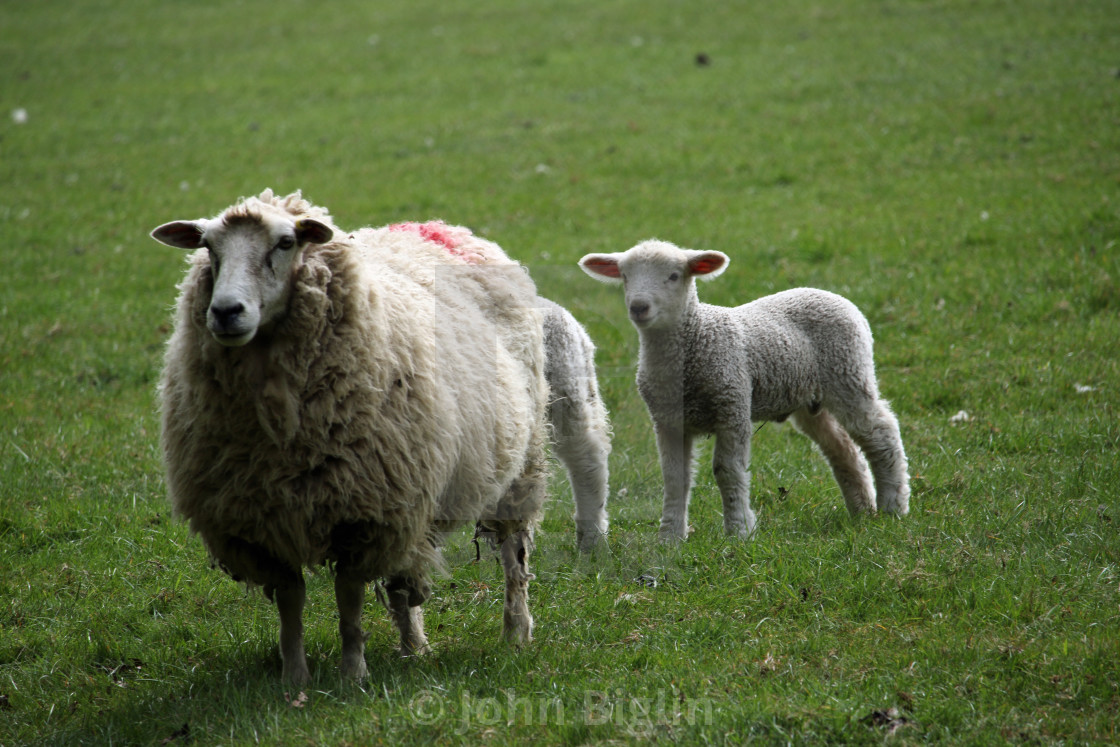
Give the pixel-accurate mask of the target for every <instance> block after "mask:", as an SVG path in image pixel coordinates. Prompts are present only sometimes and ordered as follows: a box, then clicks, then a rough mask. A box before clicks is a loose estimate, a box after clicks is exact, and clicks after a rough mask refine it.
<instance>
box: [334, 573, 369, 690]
mask: <svg viewBox="0 0 1120 747" xmlns="http://www.w3.org/2000/svg"><path fill="white" fill-rule="evenodd" d="M365 595H366V584H365V581H363V580H362V579H360V578H358V577H357V576H354V575H353V574H351V573H349V572H347V571H346V570H345V569H343V568H338V569H337V571H336V575H335V578H334V596H335V600H336V601H337V602H338V632H339V635H340V636H341V637H342V663H341V664H340V665H339V672H340V673H341V674H342V676H343V677H346V678H348V679H358V680H360V679H363V678H365V676H366V673H367V669H366V639H367V638H368V637H369V636H368V635H367V634H366V633H364V632H363V631H362V603H363V602H364V601H365Z"/></svg>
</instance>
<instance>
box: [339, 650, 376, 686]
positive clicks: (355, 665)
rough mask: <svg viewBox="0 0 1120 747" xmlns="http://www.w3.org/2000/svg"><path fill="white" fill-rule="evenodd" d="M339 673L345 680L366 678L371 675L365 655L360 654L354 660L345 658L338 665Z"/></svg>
mask: <svg viewBox="0 0 1120 747" xmlns="http://www.w3.org/2000/svg"><path fill="white" fill-rule="evenodd" d="M338 673H339V674H340V675H341V676H342V679H344V680H359V681H360V680H364V679H365V678H366V677H368V676H369V669H368V668H367V667H366V659H365V657H364V656H359V657H357V658H356V659H355V660H353V661H349V660H347V659H343V660H342V664H341V665H339V667H338Z"/></svg>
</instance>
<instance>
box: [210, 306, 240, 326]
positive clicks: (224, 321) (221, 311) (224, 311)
mask: <svg viewBox="0 0 1120 747" xmlns="http://www.w3.org/2000/svg"><path fill="white" fill-rule="evenodd" d="M244 312H245V304H243V303H234V304H230V305H229V306H217V305H211V306H210V313H211V314H212V315H213V316H214V321H215V322H217V324H218V326H219V327H220V328H222V329H227V328H229V327H231V326H233V324H234V322H236V321H237V317H239V316H241V314H243V313H244Z"/></svg>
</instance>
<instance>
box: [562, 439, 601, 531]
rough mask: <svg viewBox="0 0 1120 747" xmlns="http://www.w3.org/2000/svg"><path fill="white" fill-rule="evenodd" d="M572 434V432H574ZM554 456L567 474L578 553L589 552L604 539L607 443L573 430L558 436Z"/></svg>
mask: <svg viewBox="0 0 1120 747" xmlns="http://www.w3.org/2000/svg"><path fill="white" fill-rule="evenodd" d="M573 430H575V429H573ZM555 451H556V455H557V456H558V457H560V461H562V462H563V463H564V467H565V468H566V469H567V472H568V482H569V483H570V484H571V486H572V497H573V498H574V499H575V504H576V513H575V523H576V542H577V543H578V545H579V550H580V552H591V551H592V550H594V549H595V547H596V546H597V545H598V544H599V542H600V541H601V540H602V539H603V538H604V537H606V536H607V528H608V526H609V522H608V519H607V491H608V487H607V485H608V467H607V455H608V454H609V453H610V442H609V440H608V439H607V436H606V434H605V433H604V432H602V431H600V430H598V429H595V430H582V429H581V430H575V432H573V433H571V434H566V435H565V436H564V437H563V438H561V437H560V436H557V440H556V444H555Z"/></svg>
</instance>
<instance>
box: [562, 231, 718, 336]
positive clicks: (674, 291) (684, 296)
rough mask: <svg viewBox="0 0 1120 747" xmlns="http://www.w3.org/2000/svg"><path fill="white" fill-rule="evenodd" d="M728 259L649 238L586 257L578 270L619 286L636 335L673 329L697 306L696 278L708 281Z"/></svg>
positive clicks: (713, 253)
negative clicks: (684, 314) (615, 249)
mask: <svg viewBox="0 0 1120 747" xmlns="http://www.w3.org/2000/svg"><path fill="white" fill-rule="evenodd" d="M729 261H730V260H729V259H728V257H727V255H726V254H724V253H723V252H714V251H708V252H701V251H694V250H691V249H681V248H679V247H676V246H674V245H672V244H670V243H668V242H665V241H653V240H651V241H643V242H642V243H641V244H638V245H637V246H635V247H634V248H632V249H629V250H627V251H625V252H616V253H614V254H588V255H587V256H586V257H584V258H583V259H581V260H580V261H579V266H580V267H582V268H583V271H584V272H586V273H587V274H588V275H590V276H591V277H593V278H595V279H596V280H601V281H603V282H605V283H621V284H622V285H623V287H624V288H625V290H626V308H627V310H628V311H629V314H630V321H631V322H633V324H634V326H635V327H637V328H638V330H639V331H640V330H643V329H654V328H658V327H669V326H673V325H675V324H676V323H677V321H678V320H679V319H680V318H681V315H682V314H683V313H684V312H685V310H686V309H687V308H688V306H689V304H691V303H694V302H695V298H696V283H695V278H697V277H699V278H701V279H705V280H710V279H712V278H714V277H716V276H717V275H719V274H720V273H721V272H723V270H724V269H725V268H726V267H727V263H728V262H729Z"/></svg>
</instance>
